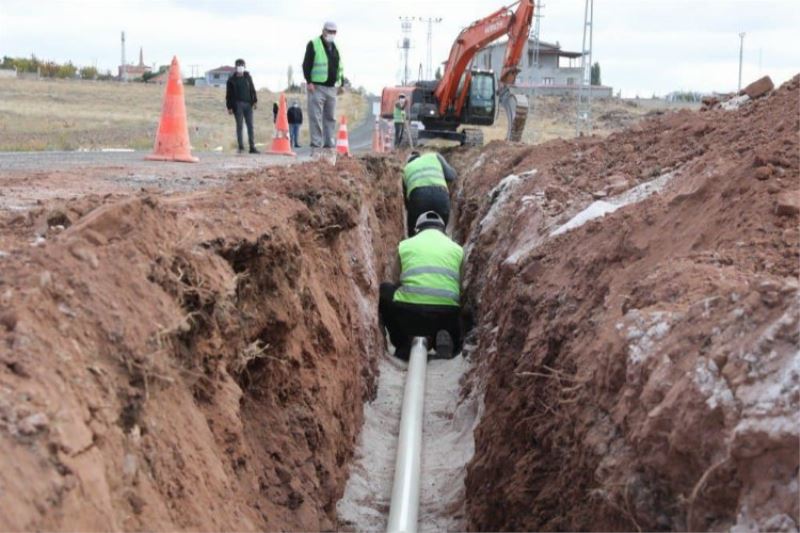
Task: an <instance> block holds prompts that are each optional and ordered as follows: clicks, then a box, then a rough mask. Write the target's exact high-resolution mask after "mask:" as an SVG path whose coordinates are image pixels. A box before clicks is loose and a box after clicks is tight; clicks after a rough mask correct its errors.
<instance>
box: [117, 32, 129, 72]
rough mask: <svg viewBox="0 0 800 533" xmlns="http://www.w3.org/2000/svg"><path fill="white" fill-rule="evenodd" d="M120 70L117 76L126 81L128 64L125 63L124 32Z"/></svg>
mask: <svg viewBox="0 0 800 533" xmlns="http://www.w3.org/2000/svg"><path fill="white" fill-rule="evenodd" d="M120 68H121V69H122V72H120V73H119V77H120V79H121V80H122V81H123V82H127V81H128V66H127V65H126V64H125V32H124V31H123V32H122V66H121V67H120Z"/></svg>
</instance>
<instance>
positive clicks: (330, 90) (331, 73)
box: [303, 22, 344, 152]
mask: <svg viewBox="0 0 800 533" xmlns="http://www.w3.org/2000/svg"><path fill="white" fill-rule="evenodd" d="M335 39H336V24H334V23H333V22H326V23H325V25H324V26H323V27H322V35H320V36H319V37H317V38H315V39H312V40H311V41H309V42H308V45H307V46H306V55H305V58H303V76H305V79H306V84H307V87H308V121H309V132H310V133H311V150H312V152H313V151H314V149H315V148H334V147H335V146H336V141H335V138H334V137H335V135H336V84H337V83H338V84H340V85H342V84H343V81H344V75H343V74H342V72H343V70H342V60H341V57H340V56H339V50H338V49H337V48H336V44H334V40H335Z"/></svg>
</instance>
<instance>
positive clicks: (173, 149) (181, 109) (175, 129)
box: [145, 57, 198, 163]
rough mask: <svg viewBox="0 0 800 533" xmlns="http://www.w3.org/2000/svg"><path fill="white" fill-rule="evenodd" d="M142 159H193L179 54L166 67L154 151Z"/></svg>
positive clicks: (186, 161) (190, 161) (194, 160)
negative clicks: (165, 85)
mask: <svg viewBox="0 0 800 533" xmlns="http://www.w3.org/2000/svg"><path fill="white" fill-rule="evenodd" d="M145 159H148V160H150V161H183V162H184V163H196V162H197V161H198V159H197V158H196V157H192V147H191V145H190V144H189V127H188V126H187V125H186V102H184V100H183V80H181V68H180V66H179V65H178V58H177V57H173V58H172V65H170V67H169V77H168V78H167V87H166V89H165V90H164V103H163V104H162V106H161V120H160V121H159V123H158V132H157V133H156V144H155V146H154V147H153V153H152V154H150V155H148V156H147V157H146V158H145Z"/></svg>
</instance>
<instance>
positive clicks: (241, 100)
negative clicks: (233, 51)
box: [225, 59, 258, 154]
mask: <svg viewBox="0 0 800 533" xmlns="http://www.w3.org/2000/svg"><path fill="white" fill-rule="evenodd" d="M257 104H258V96H257V95H256V88H255V86H254V85H253V78H251V77H250V73H249V72H247V71H246V70H245V69H244V59H237V60H236V73H235V74H234V75H233V76H231V77H230V78H228V84H227V86H226V91H225V105H226V106H227V107H228V114H229V115H234V116H235V117H236V141H237V142H238V143H239V153H240V154H241V153H242V152H244V139H242V121H244V122H246V123H247V139H248V140H249V141H250V153H251V154H257V153H258V150H256V142H255V139H253V110H254V109H255V108H256V105H257Z"/></svg>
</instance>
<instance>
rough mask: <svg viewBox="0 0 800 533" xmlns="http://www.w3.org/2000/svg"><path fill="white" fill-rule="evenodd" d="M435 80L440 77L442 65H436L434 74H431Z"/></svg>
mask: <svg viewBox="0 0 800 533" xmlns="http://www.w3.org/2000/svg"><path fill="white" fill-rule="evenodd" d="M433 77H434V78H435V79H436V81H439V80H440V79H442V67H436V74H434V75H433Z"/></svg>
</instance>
